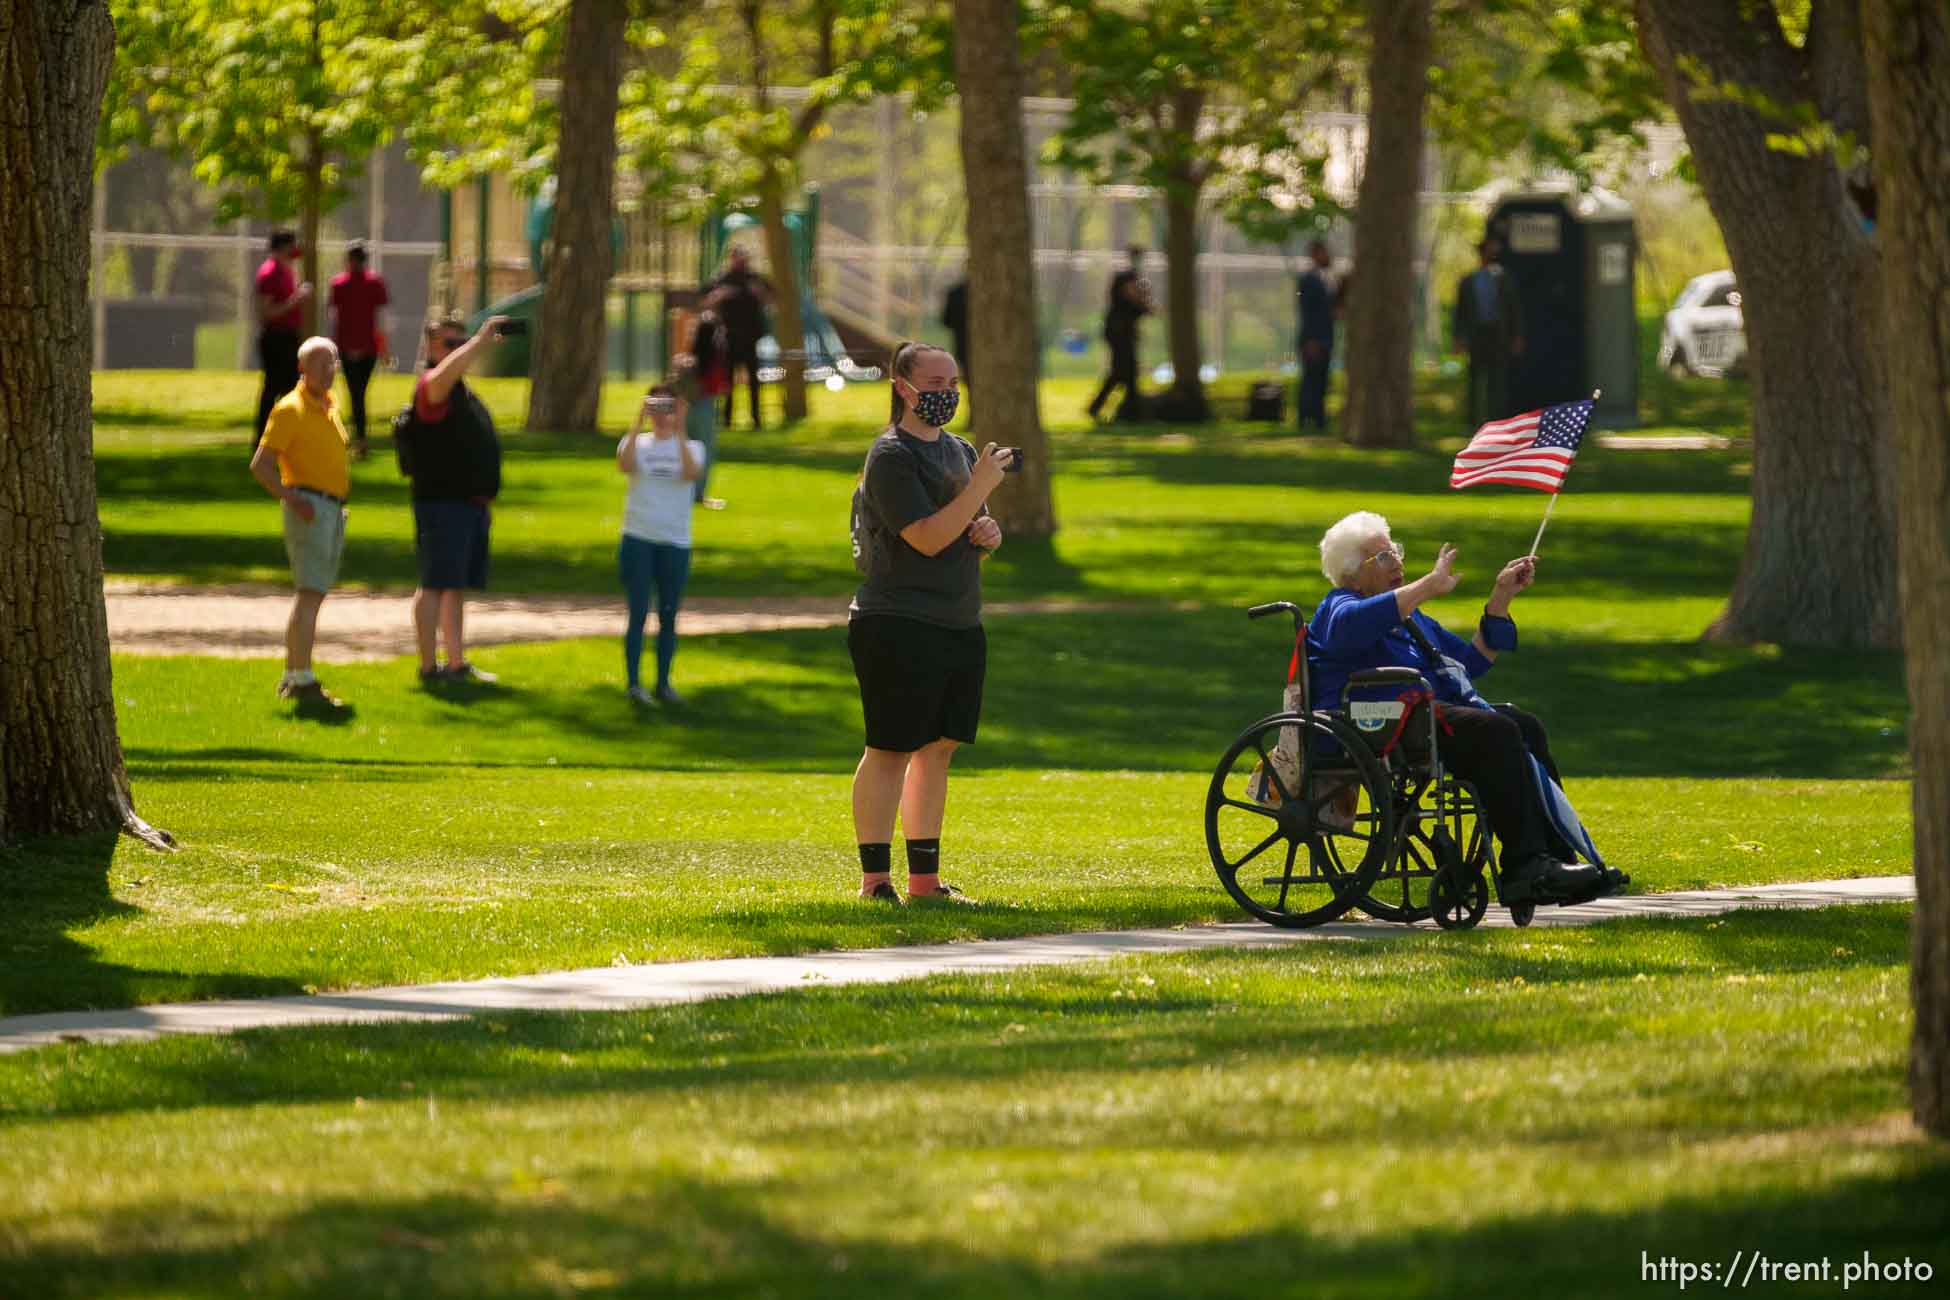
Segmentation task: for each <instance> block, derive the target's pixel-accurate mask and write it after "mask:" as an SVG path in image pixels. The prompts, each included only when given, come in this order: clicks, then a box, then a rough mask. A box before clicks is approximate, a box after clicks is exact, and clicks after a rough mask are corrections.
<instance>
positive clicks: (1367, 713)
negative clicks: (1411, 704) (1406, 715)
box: [1347, 700, 1402, 731]
mask: <svg viewBox="0 0 1950 1300" xmlns="http://www.w3.org/2000/svg"><path fill="white" fill-rule="evenodd" d="M1347 716H1348V717H1349V718H1352V719H1353V720H1354V725H1355V727H1356V728H1358V729H1359V730H1361V731H1380V730H1382V729H1383V728H1384V727H1387V726H1390V725H1392V724H1393V723H1394V721H1395V719H1397V718H1399V717H1401V716H1402V702H1401V701H1400V700H1349V701H1348V705H1347Z"/></svg>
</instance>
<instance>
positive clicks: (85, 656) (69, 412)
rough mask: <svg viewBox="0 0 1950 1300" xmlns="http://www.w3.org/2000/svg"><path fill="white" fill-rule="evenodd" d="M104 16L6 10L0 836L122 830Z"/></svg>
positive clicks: (99, 9) (1, 54) (0, 340)
mask: <svg viewBox="0 0 1950 1300" xmlns="http://www.w3.org/2000/svg"><path fill="white" fill-rule="evenodd" d="M114 50H115V31H114V28H113V27H112V26H111V25H110V23H109V17H108V6H107V5H106V4H104V3H102V2H101V0H93V2H92V3H69V4H60V5H55V4H47V3H44V0H0V158H4V160H5V163H4V165H3V166H0V841H4V840H8V839H12V838H14V837H16V836H21V835H46V834H76V833H82V832H89V831H103V830H117V829H124V828H126V829H129V830H135V831H142V832H146V833H147V837H148V838H149V839H150V842H151V843H160V842H164V841H165V840H166V837H164V836H163V835H162V834H161V833H160V832H157V831H153V830H150V829H149V828H148V827H147V826H145V825H144V824H143V823H142V821H141V819H140V818H138V817H136V815H135V810H134V807H133V805H132V804H131V803H130V800H129V780H128V774H127V772H126V771H125V770H124V768H123V765H122V746H121V742H120V741H119V740H118V739H117V737H116V734H115V695H114V691H113V688H112V684H111V682H110V680H109V662H108V613H107V609H106V607H105V606H104V604H103V601H102V539H101V525H100V522H99V521H98V520H97V518H96V513H95V464H94V449H93V445H92V439H93V413H92V411H91V409H90V408H91V405H92V398H91V394H90V385H89V364H90V350H91V345H92V344H91V340H92V330H91V328H90V314H89V310H88V261H89V223H90V217H91V215H92V213H93V209H94V185H95V124H96V121H97V118H98V115H99V114H100V112H101V104H102V91H103V89H104V88H105V87H106V85H107V84H108V69H109V62H110V60H111V59H112V58H113V56H114Z"/></svg>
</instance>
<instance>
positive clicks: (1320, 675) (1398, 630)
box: [1307, 587, 1515, 709]
mask: <svg viewBox="0 0 1950 1300" xmlns="http://www.w3.org/2000/svg"><path fill="white" fill-rule="evenodd" d="M1409 617H1410V618H1413V619H1414V620H1415V624H1416V626H1417V627H1419V628H1421V629H1422V634H1423V635H1424V636H1425V637H1427V638H1428V641H1429V645H1430V646H1431V647H1433V648H1434V650H1435V652H1436V653H1437V654H1438V655H1440V656H1442V657H1444V658H1446V659H1448V660H1450V661H1452V663H1453V665H1454V666H1453V667H1451V668H1450V670H1449V671H1447V672H1445V671H1443V668H1444V665H1441V664H1431V663H1429V662H1427V661H1426V660H1425V658H1424V657H1423V655H1422V651H1421V648H1420V647H1418V646H1417V645H1416V644H1415V641H1414V639H1413V638H1412V637H1410V636H1409V634H1408V632H1407V630H1406V629H1405V628H1404V627H1403V626H1402V616H1401V611H1400V608H1399V607H1398V606H1397V605H1396V603H1395V593H1394V592H1392V591H1384V592H1382V593H1381V594H1380V595H1378V596H1361V595H1359V594H1357V593H1355V592H1353V591H1350V590H1348V589H1347V588H1346V587H1336V588H1334V590H1332V591H1330V592H1328V593H1327V595H1326V596H1325V597H1324V598H1322V600H1321V602H1320V607H1319V608H1318V609H1316V610H1314V616H1313V619H1312V621H1311V622H1310V623H1308V625H1307V665H1308V672H1309V675H1310V682H1309V685H1310V693H1311V699H1310V700H1309V701H1308V703H1309V705H1310V707H1312V708H1316V709H1337V708H1339V707H1340V703H1341V687H1342V686H1344V685H1345V684H1346V683H1347V679H1348V678H1349V677H1350V676H1352V675H1353V674H1355V673H1357V672H1360V671H1361V670H1362V669H1364V668H1414V669H1417V670H1418V671H1420V672H1421V673H1422V674H1423V675H1424V676H1426V677H1427V678H1428V679H1429V680H1430V682H1431V683H1433V684H1434V686H1435V697H1436V699H1438V700H1440V701H1441V702H1442V703H1444V704H1466V705H1471V706H1474V707H1476V708H1482V707H1484V704H1483V700H1482V697H1481V696H1479V695H1477V694H1476V693H1475V691H1474V690H1473V689H1471V687H1470V681H1471V679H1473V678H1477V677H1481V676H1482V675H1483V674H1484V673H1486V672H1488V671H1489V670H1490V660H1489V658H1488V657H1487V656H1485V655H1484V654H1483V652H1482V651H1480V650H1478V649H1477V648H1476V647H1475V645H1474V644H1472V643H1471V642H1468V641H1465V640H1463V639H1462V638H1461V637H1459V636H1457V635H1456V634H1455V633H1454V632H1451V631H1450V630H1449V629H1447V628H1445V627H1443V626H1442V624H1440V623H1438V622H1436V621H1435V620H1434V619H1432V618H1430V617H1429V616H1428V615H1427V614H1424V613H1423V612H1422V611H1421V610H1419V609H1418V610H1416V611H1415V612H1414V613H1413V614H1411V615H1409ZM1514 632H1515V627H1514V625H1511V629H1510V634H1509V635H1510V640H1511V648H1514V643H1515V637H1514ZM1456 668H1460V670H1461V671H1460V672H1458V671H1456ZM1400 693H1401V688H1400V687H1399V686H1382V687H1368V688H1364V689H1362V690H1358V691H1356V692H1354V695H1353V698H1354V699H1357V700H1358V699H1370V700H1389V699H1394V698H1395V697H1396V696H1397V695H1399V694H1400Z"/></svg>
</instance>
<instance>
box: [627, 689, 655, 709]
mask: <svg viewBox="0 0 1950 1300" xmlns="http://www.w3.org/2000/svg"><path fill="white" fill-rule="evenodd" d="M626 694H628V695H629V697H630V703H632V704H644V705H654V704H655V703H656V702H657V697H656V696H654V695H652V694H651V693H650V692H649V691H647V690H645V689H644V688H643V687H641V686H632V687H630V689H629V690H628V691H627V692H626Z"/></svg>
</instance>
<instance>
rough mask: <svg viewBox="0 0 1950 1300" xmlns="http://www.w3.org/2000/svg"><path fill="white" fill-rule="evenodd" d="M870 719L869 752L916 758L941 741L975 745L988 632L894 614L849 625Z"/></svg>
mask: <svg viewBox="0 0 1950 1300" xmlns="http://www.w3.org/2000/svg"><path fill="white" fill-rule="evenodd" d="M846 648H847V649H848V651H850V652H851V653H852V655H853V675H854V677H856V678H858V679H859V682H860V704H861V706H862V707H863V708H864V709H865V711H866V715H867V748H869V749H887V750H892V751H894V752H895V753H901V754H908V753H912V752H913V751H915V750H917V749H920V748H921V747H922V746H924V745H930V744H933V743H934V742H935V741H937V740H941V739H943V738H946V739H948V740H959V741H961V742H962V743H963V744H973V743H974V741H975V728H976V725H977V724H978V723H979V722H981V720H982V677H983V675H984V674H985V673H986V672H987V670H988V659H989V643H988V635H987V633H985V632H983V631H982V629H981V628H980V627H970V628H947V627H936V626H935V625H934V624H932V623H923V622H921V621H920V620H918V619H912V618H901V617H899V616H897V615H893V614H867V615H863V616H861V617H859V618H856V619H854V620H853V621H852V622H851V623H848V624H847V625H846Z"/></svg>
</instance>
